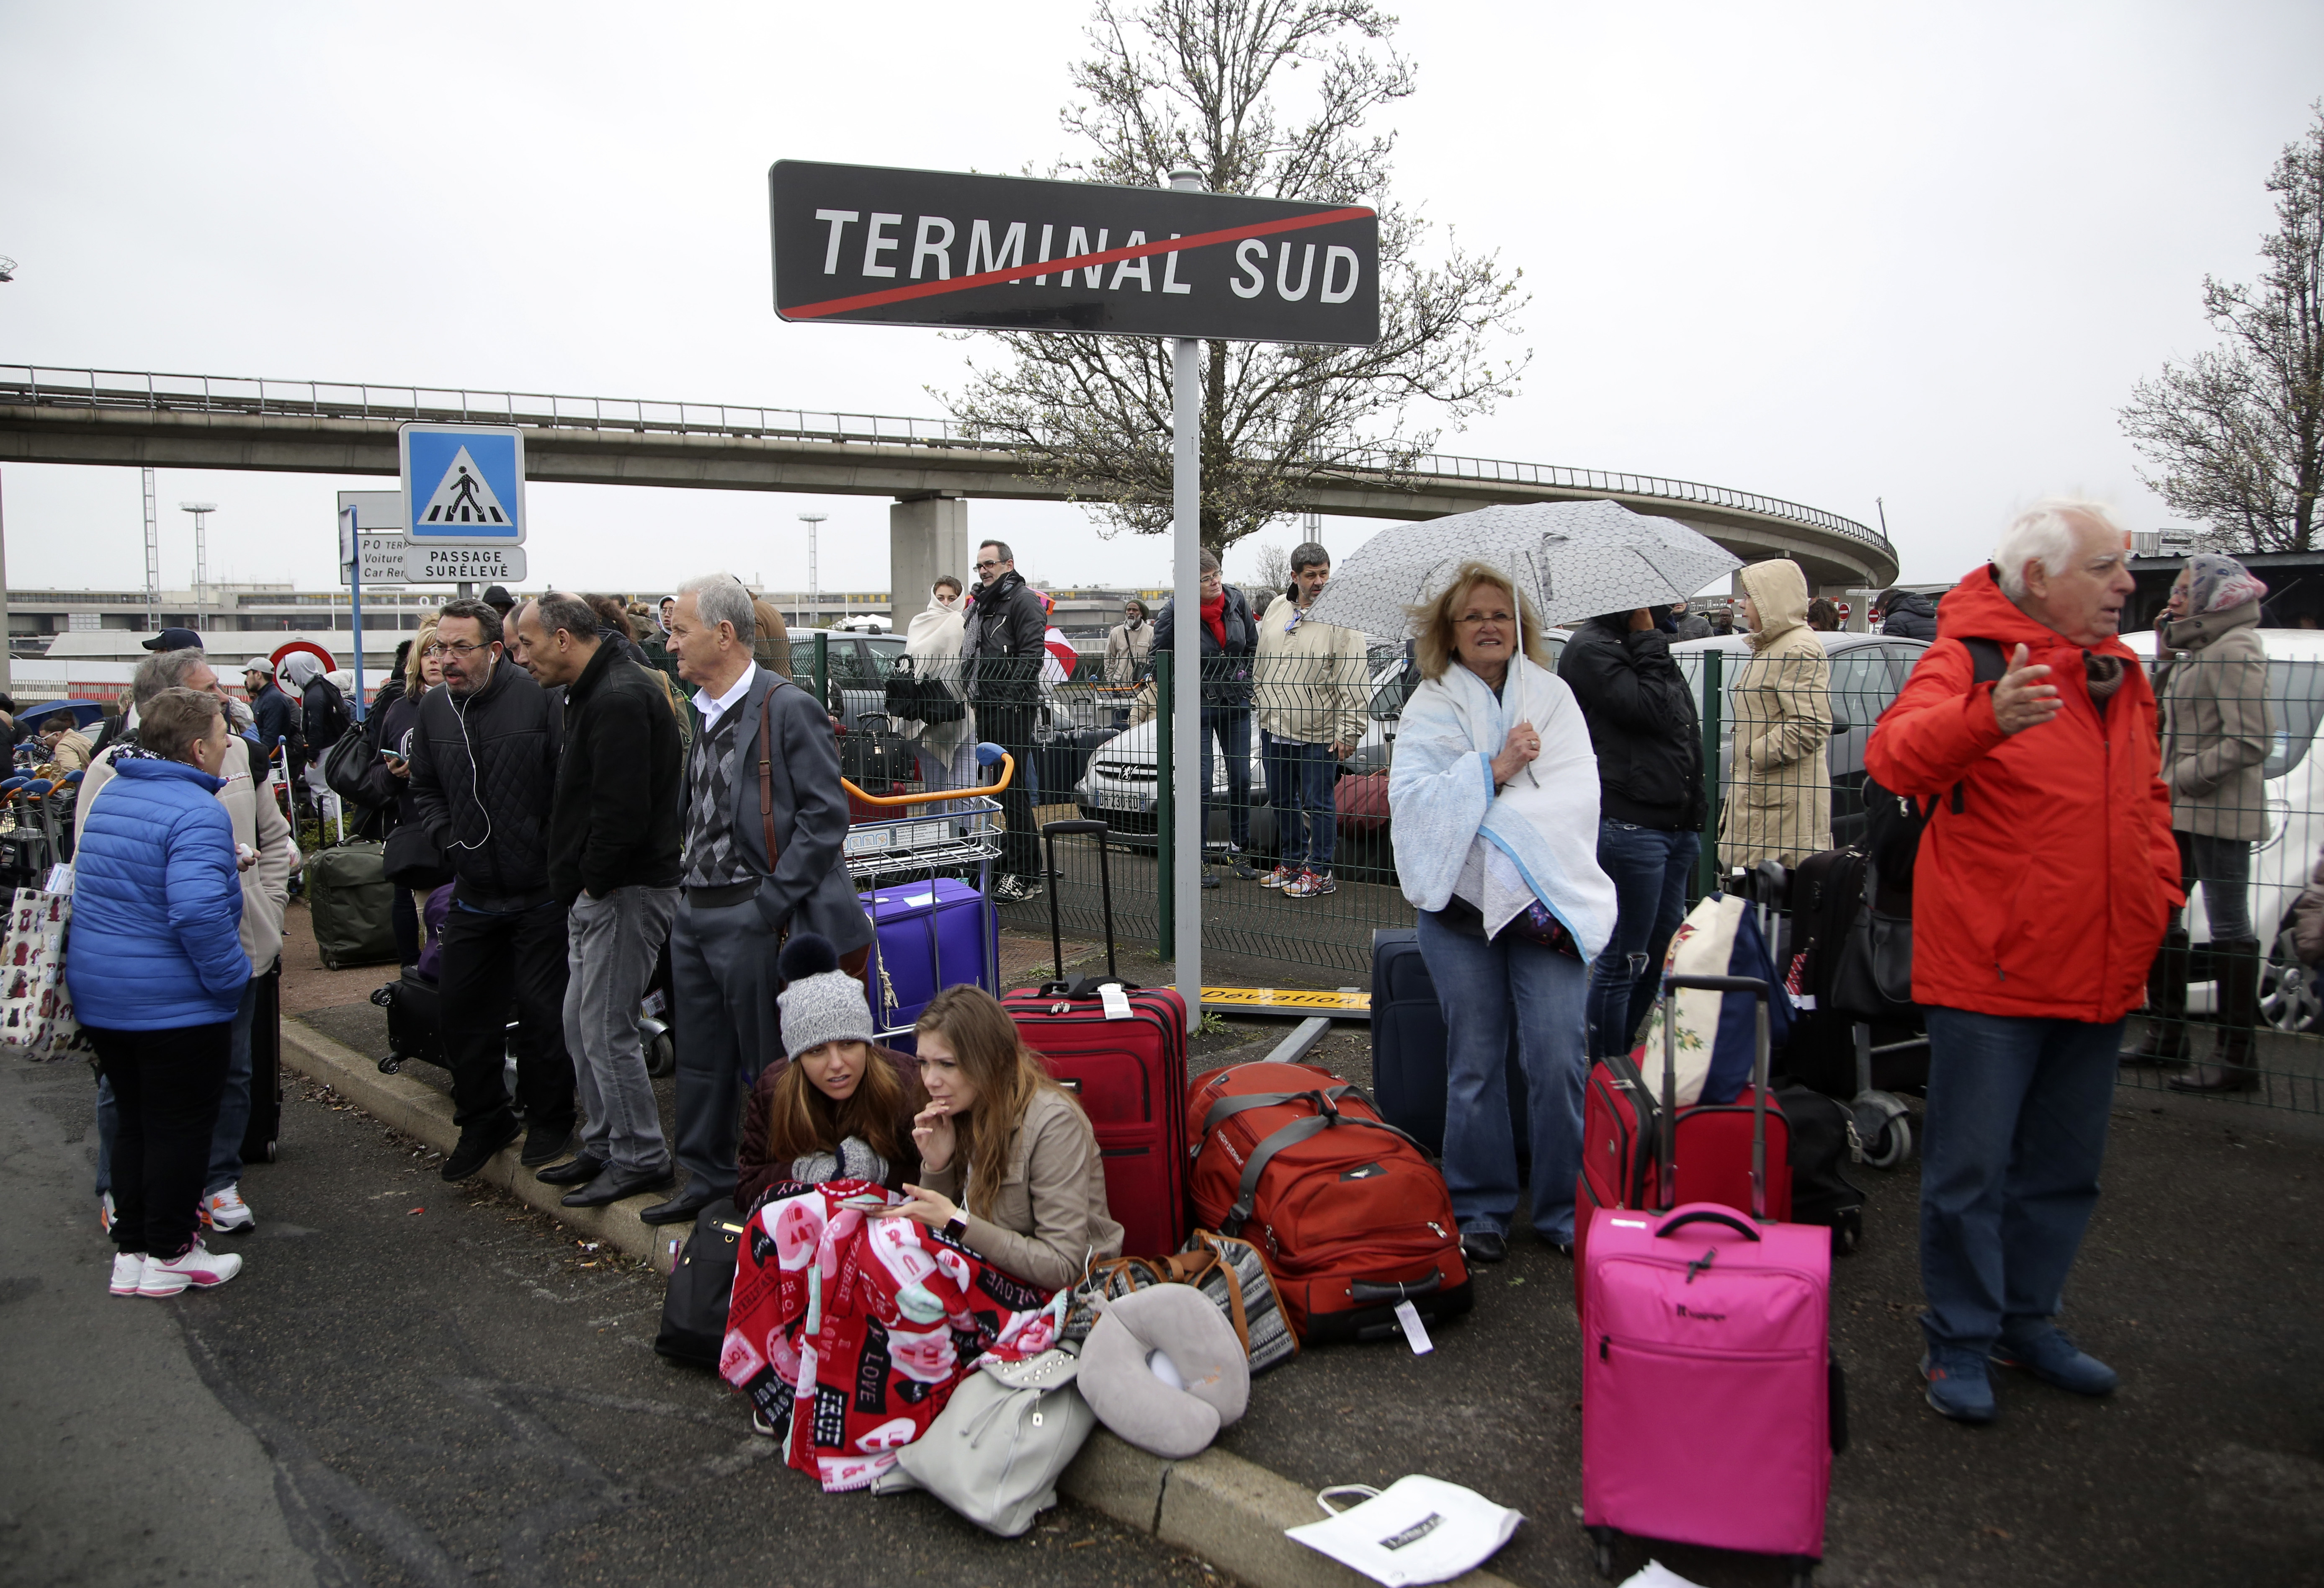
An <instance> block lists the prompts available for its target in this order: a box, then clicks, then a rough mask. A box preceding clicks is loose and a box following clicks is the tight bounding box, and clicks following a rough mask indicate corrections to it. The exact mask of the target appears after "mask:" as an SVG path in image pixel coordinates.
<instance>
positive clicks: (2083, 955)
mask: <svg viewBox="0 0 2324 1588" xmlns="http://www.w3.org/2000/svg"><path fill="white" fill-rule="evenodd" d="M2125 540H2126V537H2125V536H2124V534H2123V532H2122V531H2121V530H2120V529H2119V528H2118V527H2117V526H2116V524H2115V523H2114V522H2112V521H2111V520H2110V519H2109V518H2108V517H2107V512H2106V510H2105V509H2104V508H2103V507H2100V506H2098V505H2097V504H2095V503H2083V502H2067V501H2052V502H2044V503H2040V504H2038V505H2037V506H2035V507H2034V508H2033V510H2032V511H2030V512H2026V513H2024V515H2022V516H2021V517H2020V518H2019V519H2018V520H2017V521H2016V522H2015V523H2013V524H2011V525H2010V526H2009V529H2008V531H2007V532H2006V534H2004V535H2003V536H2002V540H2001V545H2000V547H1999V549H1997V550H1996V551H1995V553H1994V555H1993V560H1992V562H1991V563H1990V564H1989V565H1987V567H1985V568H1979V569H1978V571H1977V572H1976V573H1973V574H1971V575H1970V576H1969V577H1968V578H1966V579H1964V580H1962V581H1961V583H1960V586H1959V587H1958V588H1957V589H1955V590H1953V591H1952V592H1951V593H1950V595H1947V596H1946V597H1945V600H1944V605H1942V606H1941V607H1940V608H1939V609H1938V614H1937V642H1936V644H1935V645H1934V646H1932V648H1931V649H1930V651H1928V653H1927V654H1926V655H1924V656H1923V658H1922V659H1921V661H1920V664H1919V665H1918V666H1917V667H1915V668H1914V670H1913V676H1912V679H1911V680H1910V681H1909V682H1907V683H1906V684H1905V686H1904V692H1903V693H1902V694H1901V695H1899V696H1897V697H1896V703H1895V705H1894V706H1890V707H1889V708H1888V711H1887V713H1886V715H1885V716H1882V717H1881V719H1880V725H1879V727H1878V729H1877V731H1876V732H1875V733H1874V734H1873V735H1872V740H1871V743H1870V744H1869V745H1868V746H1867V749H1866V751H1865V767H1866V770H1867V771H1869V772H1870V773H1871V774H1872V776H1873V777H1874V778H1876V779H1877V780H1879V781H1880V783H1881V784H1882V785H1884V786H1885V787H1886V788H1888V789H1892V790H1894V791H1895V792H1896V793H1899V794H1908V795H1913V796H1916V797H1918V798H1919V799H1922V800H1923V801H1924V802H1926V803H1927V805H1928V806H1929V807H1930V808H1932V815H1931V817H1930V818H1929V824H1928V828H1927V831H1926V832H1925V833H1924V834H1923V836H1922V838H1921V848H1920V854H1919V857H1918V859H1917V860H1916V861H1915V863H1914V884H1913V948H1914V960H1913V996H1914V1000H1915V1001H1916V1002H1919V1003H1921V1004H1922V1005H1923V1007H1924V1008H1926V1010H1927V1011H1928V1021H1929V1041H1930V1048H1931V1062H1930V1067H1929V1113H1928V1125H1927V1131H1926V1134H1925V1135H1924V1137H1923V1168H1922V1175H1921V1285H1922V1289H1923V1293H1924V1295H1925V1296H1926V1297H1927V1300H1928V1310H1927V1312H1926V1313H1925V1314H1924V1315H1923V1317H1922V1320H1921V1323H1922V1328H1923V1331H1924V1332H1925V1333H1926V1334H1927V1337H1928V1353H1927V1355H1926V1356H1924V1357H1923V1359H1922V1371H1923V1374H1924V1375H1925V1376H1926V1378H1927V1380H1928V1399H1929V1404H1930V1405H1931V1406H1932V1407H1934V1408H1936V1409H1937V1410H1938V1411H1940V1412H1941V1413H1943V1414H1944V1415H1945V1416H1947V1417H1954V1418H1957V1419H1959V1420H1960V1421H1963V1422H1987V1421H1990V1420H1991V1419H1992V1417H1993V1415H1994V1402H1993V1388H1992V1385H1991V1382H1990V1381H1989V1380H1988V1378H1987V1362H1988V1361H1990V1362H1998V1363H2000V1364H2002V1365H2003V1366H2006V1367H2015V1368H2022V1369H2024V1371H2028V1372H2030V1373H2032V1374H2033V1375H2034V1376H2035V1377H2037V1378H2040V1379H2043V1380H2046V1381H2048V1382H2050V1383H2052V1384H2055V1385H2058V1386H2059V1387H2061V1388H2062V1389H2066V1390H2074V1391H2077V1392H2079V1393H2080V1394H2084V1395H2104V1394H2106V1393H2107V1391H2108V1390H2112V1389H2113V1388H2114V1387H2115V1383H2116V1375H2115V1372H2114V1370H2112V1369H2111V1368H2108V1367H2107V1366H2106V1364H2104V1363H2103V1362H2098V1360H2097V1359H2096V1358H2094V1357H2091V1356H2089V1354H2087V1353H2084V1352H2083V1351H2081V1350H2080V1348H2079V1347H2078V1346H2076V1345H2075V1344H2074V1343H2073V1342H2072V1341H2071V1340H2070V1339H2068V1338H2067V1336H2066V1335H2065V1334H2064V1333H2063V1332H2062V1331H2061V1330H2060V1329H2059V1328H2058V1326H2057V1325H2056V1324H2055V1323H2054V1322H2053V1321H2052V1320H2053V1319H2054V1318H2055V1317H2056V1316H2057V1314H2058V1312H2059V1310H2060V1308H2061V1306H2063V1293H2064V1288H2065V1282H2066V1274H2067V1271H2068V1270H2069V1269H2071V1268H2072V1266H2073V1261H2074V1254H2075V1252H2076V1251H2077V1250H2078V1249H2079V1248H2080V1245H2081V1240H2082V1232H2083V1231H2084V1229H2086V1228H2087V1227H2088V1225H2089V1218H2090V1211H2091V1209H2092V1208H2093V1207H2094V1206H2095V1205H2097V1202H2098V1165H2099V1162H2100V1160H2101V1159H2103V1158H2104V1156H2105V1152H2106V1130H2107V1111H2108V1109H2109V1107H2110V1105H2111V1103H2112V1101H2113V1096H2114V1083H2115V1070H2116V1061H2115V1051H2116V1046H2117V1039H2118V1037H2119V1036H2120V1033H2121V1029H2122V1022H2123V1019H2124V1017H2125V1016H2126V1015H2127V1014H2128V1013H2129V1012H2130V1011H2132V1010H2134V1009H2135V1008H2137V1007H2138V1006H2139V1003H2140V1002H2142V1000H2143V999H2144V995H2145V975H2146V965H2147V962H2148V961H2149V960H2150V959H2152V958H2153V955H2154V949H2155V946H2156V945H2157V944H2158V943H2160V942H2161V941H2162V937H2163V926H2164V923H2165V921H2166V920H2167V919H2168V918H2169V914H2170V911H2171V908H2172V905H2174V904H2177V903H2180V902H2181V893H2180V891H2179V866H2178V858H2177V856H2178V850H2177V848H2176V846H2175V845H2173V844H2172V838H2171V796H2170V791H2169V789H2166V788H2165V787H2164V785H2163V782H2162V780H2161V779H2160V778H2159V777H2158V776H2157V772H2158V768H2159V756H2158V752H2157V749H2156V744H2155V734H2154V694H2153V690H2152V689H2151V688H2148V685H2147V681H2146V674H2145V672H2144V669H2141V667H2140V666H2139V663H2138V659H2137V658H2136V657H2135V655H2133V654H2132V652H2131V651H2130V649H2129V648H2128V647H2127V646H2126V645H2124V644H2123V642H2121V641H2120V640H2119V639H2117V638H2116V633H2115V631H2116V628H2117V627H2118V626H2119V624H2120V623H2121V620H2122V606H2123V602H2124V600H2125V599H2126V597H2127V596H2128V595H2130V592H2131V577H2130V571H2129V568H2128V567H2127V566H2126V562H2127V555H2128V554H2127V551H2126V547H2125ZM1972 638H1982V639H1987V640H1990V641H1993V642H1995V643H1996V644H1997V645H1998V647H1999V648H2000V651H2001V654H2002V656H2003V657H2004V658H2005V659H2006V660H2005V662H2004V666H2005V669H2006V670H2005V671H2004V672H2003V674H2002V676H2001V678H2000V679H1999V680H1998V681H1997V682H1982V683H1981V682H1978V681H1977V679H1976V671H1977V669H1976V665H1975V662H1974V660H1973V659H1972V657H1971V654H1970V652H1969V648H1968V647H1967V646H1965V645H1964V644H1963V643H1962V642H1963V641H1964V640H1968V639H1972ZM1989 676H1990V675H1989V674H1988V677H1989ZM1956 787H1958V788H1959V789H1960V799H1959V800H1958V801H1956V800H1955V799H1953V797H1952V790H1953V789H1955V788H1956Z"/></svg>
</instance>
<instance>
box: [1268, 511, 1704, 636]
mask: <svg viewBox="0 0 2324 1588" xmlns="http://www.w3.org/2000/svg"><path fill="white" fill-rule="evenodd" d="M1470 561H1476V562H1483V563H1488V564H1489V565H1491V566H1492V567H1494V568H1499V569H1500V570H1501V571H1502V572H1503V573H1506V574H1507V575H1508V577H1510V578H1512V579H1514V580H1516V581H1517V584H1518V586H1520V587H1521V588H1522V589H1523V590H1524V592H1525V594H1526V596H1527V597H1528V598H1529V599H1530V600H1531V601H1532V602H1533V604H1534V608H1535V611H1536V612H1537V613H1539V614H1540V616H1541V621H1542V622H1543V623H1545V624H1554V623H1573V622H1577V621H1579V620H1581V619H1582V618H1586V617H1595V616H1597V615H1598V614H1600V613H1603V612H1629V611H1633V610H1635V609H1636V608H1637V607H1641V606H1659V605H1664V604H1665V603H1668V602H1673V601H1683V600H1685V599H1686V598H1687V597H1688V596H1690V595H1693V594H1694V593H1695V592H1696V591H1698V590H1700V589H1701V588H1702V587H1703V586H1706V585H1709V584H1711V583H1712V582H1713V581H1714V580H1717V579H1720V578H1723V577H1726V576H1727V575H1729V574H1730V573H1733V572H1734V571H1735V570H1736V569H1737V568H1740V567H1742V566H1743V559H1741V558H1739V557H1737V556H1736V555H1735V554H1734V553H1733V552H1730V551H1728V550H1726V549H1723V548H1721V547H1720V546H1719V545H1718V544H1717V543H1716V542H1714V541H1712V540H1709V539H1708V538H1706V537H1705V536H1702V535H1701V534H1698V533H1696V532H1695V531H1692V530H1690V529H1688V528H1687V527H1686V526H1685V525H1684V524H1682V523H1679V522H1675V521H1674V520H1671V519H1666V518H1649V517H1647V516H1646V514H1644V513H1637V512H1631V511H1630V510H1629V509H1628V508H1627V507H1624V506H1622V505H1620V504H1619V503H1613V502H1533V503H1519V504H1515V505H1509V506H1501V507H1480V508H1479V509H1478V510H1477V511H1476V512H1456V513H1454V514H1452V516H1451V517H1449V518H1440V519H1431V520H1429V521H1428V522H1425V523H1416V524H1399V525H1397V526H1396V527H1395V528H1393V529H1387V530H1382V531H1380V532H1379V534H1377V535H1374V536H1373V537H1372V538H1371V539H1370V540H1367V541H1365V542H1364V543H1363V544H1362V545H1361V546H1359V547H1357V548H1356V549H1355V550H1354V551H1352V552H1351V553H1350V554H1349V556H1348V559H1347V560H1346V561H1345V562H1342V563H1341V564H1340V565H1339V566H1338V567H1337V568H1333V570H1332V582H1331V583H1330V584H1329V585H1326V586H1324V587H1323V595H1321V596H1320V597H1319V598H1317V600H1316V602H1315V605H1314V610H1313V611H1312V612H1311V613H1310V614H1309V618H1310V621H1312V622H1315V623H1338V624H1339V625H1341V626H1342V627H1343V628H1350V629H1358V630H1360V631H1362V632H1364V633H1367V634H1371V635H1374V636H1377V637H1379V638H1381V639H1397V638H1401V637H1402V636H1404V635H1405V634H1407V633H1409V632H1411V623H1410V621H1409V620H1408V619H1407V618H1406V616H1405V608H1406V607H1407V606H1414V605H1419V604H1420V603H1422V602H1425V601H1428V600H1432V599H1434V597H1435V596H1437V595H1442V594H1443V589H1444V585H1445V581H1446V580H1448V579H1450V578H1451V577H1452V574H1453V571H1454V570H1455V569H1457V568H1459V567H1460V566H1461V565H1462V563H1464V562H1470Z"/></svg>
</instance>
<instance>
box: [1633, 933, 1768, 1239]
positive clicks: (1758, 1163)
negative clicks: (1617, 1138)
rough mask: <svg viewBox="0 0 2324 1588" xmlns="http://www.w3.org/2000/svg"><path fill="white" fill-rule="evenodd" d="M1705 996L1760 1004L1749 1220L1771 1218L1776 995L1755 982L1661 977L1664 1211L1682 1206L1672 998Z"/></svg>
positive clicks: (1750, 978)
mask: <svg viewBox="0 0 2324 1588" xmlns="http://www.w3.org/2000/svg"><path fill="white" fill-rule="evenodd" d="M1690 988H1691V989H1695V990H1698V991H1701V992H1718V993H1720V994H1725V993H1729V992H1748V993H1749V994H1751V996H1752V997H1753V998H1755V999H1757V1001H1758V1002H1757V1004H1756V1005H1755V1006H1754V1008H1753V1011H1752V1012H1753V1013H1754V1014H1755V1015H1756V1016H1757V1020H1756V1022H1755V1024H1756V1026H1757V1031H1756V1035H1755V1040H1756V1044H1757V1052H1756V1053H1754V1054H1753V1055H1752V1062H1751V1216H1752V1217H1753V1218H1755V1219H1760V1220H1763V1221H1764V1220H1765V1219H1766V1216H1767V1085H1768V1074H1767V1072H1768V1069H1769V1067H1770V1065H1771V1062H1772V1061H1771V1057H1770V1049H1771V1048H1772V1047H1773V1039H1772V1038H1771V1037H1770V1035H1769V1029H1768V1028H1769V1022H1770V1021H1771V1020H1773V1018H1774V1010H1775V994H1774V992H1772V991H1770V989H1769V988H1768V985H1767V983H1765V982H1763V981H1761V980H1760V979H1759V978H1758V977H1757V976H1690V975H1682V974H1677V973H1675V972H1665V973H1664V975H1663V1117H1662V1129H1661V1131H1659V1132H1658V1134H1659V1135H1660V1137H1661V1146H1662V1151H1661V1154H1660V1157H1661V1159H1662V1195H1663V1211H1664V1212H1665V1213H1667V1212H1669V1211H1670V1209H1671V1206H1672V1205H1673V1204H1674V1203H1675V1202H1677V1200H1678V1010H1677V1006H1676V1004H1675V1003H1674V1001H1673V995H1674V993H1676V992H1680V991H1681V990H1682V989H1690Z"/></svg>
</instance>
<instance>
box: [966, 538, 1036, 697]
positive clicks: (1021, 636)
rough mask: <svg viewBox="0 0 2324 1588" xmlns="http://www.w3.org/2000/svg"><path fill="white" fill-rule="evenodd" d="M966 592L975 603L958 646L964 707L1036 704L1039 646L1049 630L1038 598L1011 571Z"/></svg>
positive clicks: (1021, 579) (1019, 577) (1013, 569)
mask: <svg viewBox="0 0 2324 1588" xmlns="http://www.w3.org/2000/svg"><path fill="white" fill-rule="evenodd" d="M969 594H970V595H972V596H973V597H974V601H975V605H972V606H971V607H970V608H969V609H968V624H967V628H966V631H965V632H964V635H963V637H962V646H961V656H962V660H963V664H964V671H965V673H966V675H967V678H968V699H969V704H970V705H972V706H977V707H980V708H982V707H984V706H1038V705H1039V704H1040V703H1041V655H1042V650H1041V642H1042V639H1043V637H1044V636H1046V635H1047V633H1048V632H1049V614H1048V613H1047V611H1045V610H1044V609H1043V608H1042V605H1041V598H1040V597H1039V596H1038V595H1035V594H1034V593H1033V591H1032V589H1031V588H1030V587H1029V586H1027V585H1026V583H1025V578H1024V576H1023V575H1022V574H1019V572H1018V571H1017V570H1016V569H1015V568H1010V570H1009V571H1008V572H1007V573H1005V574H1002V575H1001V577H999V578H998V579H995V580H994V581H993V582H992V583H991V584H990V585H979V586H976V588H975V589H974V590H973V591H971V592H970V593H969Z"/></svg>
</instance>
